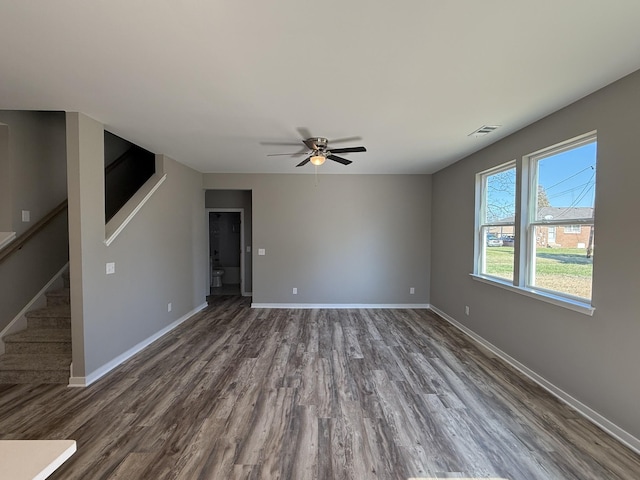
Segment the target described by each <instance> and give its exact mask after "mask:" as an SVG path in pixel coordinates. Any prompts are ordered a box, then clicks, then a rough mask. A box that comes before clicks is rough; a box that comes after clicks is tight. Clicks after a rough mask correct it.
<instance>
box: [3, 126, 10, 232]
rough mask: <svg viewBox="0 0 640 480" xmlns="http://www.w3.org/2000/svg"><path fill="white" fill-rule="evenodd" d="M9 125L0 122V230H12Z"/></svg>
mask: <svg viewBox="0 0 640 480" xmlns="http://www.w3.org/2000/svg"><path fill="white" fill-rule="evenodd" d="M12 212H13V210H12V199H11V160H10V158H9V126H8V125H6V124H4V123H0V232H13V230H12V228H13V213H12Z"/></svg>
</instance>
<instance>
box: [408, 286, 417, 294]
mask: <svg viewBox="0 0 640 480" xmlns="http://www.w3.org/2000/svg"><path fill="white" fill-rule="evenodd" d="M414 293H416V289H415V288H413V287H411V288H409V294H410V295H413V294H414Z"/></svg>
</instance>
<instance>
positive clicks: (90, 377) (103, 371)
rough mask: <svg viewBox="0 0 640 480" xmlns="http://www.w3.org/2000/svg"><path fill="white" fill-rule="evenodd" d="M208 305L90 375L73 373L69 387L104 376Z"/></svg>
mask: <svg viewBox="0 0 640 480" xmlns="http://www.w3.org/2000/svg"><path fill="white" fill-rule="evenodd" d="M206 307H207V304H206V303H203V304H202V305H200V306H198V307H196V308H194V309H193V310H191V311H190V312H189V313H187V314H186V315H183V316H182V317H180V318H179V319H177V320H176V321H175V322H173V323H171V324H170V325H167V326H166V327H165V328H163V329H162V330H160V331H158V332H156V333H154V334H153V335H151V336H150V337H148V338H146V339H144V340H143V341H141V342H140V343H138V344H137V345H134V346H133V347H131V348H130V349H129V350H127V351H126V352H124V353H122V354H120V355H118V356H117V357H116V358H114V359H113V360H111V361H110V362H107V363H105V364H104V365H102V366H101V367H99V368H97V369H96V370H94V371H93V372H91V373H90V374H89V375H87V376H85V377H75V376H73V374H72V376H71V377H69V387H88V386H89V385H91V384H92V383H93V382H95V381H96V380H98V379H100V378H102V377H103V376H105V375H106V374H107V373H109V372H110V371H111V370H113V369H114V368H116V367H117V366H119V365H120V364H121V363H123V362H125V361H126V360H128V359H129V358H131V357H133V356H134V355H135V354H136V353H138V352H140V351H141V350H144V349H145V348H146V347H148V346H149V345H151V344H152V343H153V342H155V341H156V340H158V339H159V338H160V337H162V336H163V335H166V334H167V333H169V332H170V331H171V330H173V329H174V328H176V327H177V326H178V325H180V324H181V323H183V322H184V321H186V320H188V319H190V318H191V317H193V316H194V315H195V314H196V313H198V312H200V311H202V310H204V309H205V308H206Z"/></svg>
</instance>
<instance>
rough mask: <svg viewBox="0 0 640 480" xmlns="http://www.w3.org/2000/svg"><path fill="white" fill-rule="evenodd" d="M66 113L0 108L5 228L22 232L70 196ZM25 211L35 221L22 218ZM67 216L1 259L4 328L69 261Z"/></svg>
mask: <svg viewBox="0 0 640 480" xmlns="http://www.w3.org/2000/svg"><path fill="white" fill-rule="evenodd" d="M64 118H65V117H64V113H61V112H19V111H0V122H2V123H3V124H4V126H3V127H2V128H0V189H1V193H0V202H1V203H0V210H1V212H0V221H1V224H0V226H1V228H0V230H2V231H15V232H17V234H18V236H19V235H20V234H22V233H24V232H25V231H26V230H27V229H28V228H29V227H31V226H32V225H33V224H34V223H35V222H37V221H38V220H40V219H41V218H42V217H43V216H45V215H46V214H47V213H49V212H50V211H51V210H52V209H53V208H54V207H56V206H58V205H59V204H60V203H61V202H62V201H64V199H65V198H67V182H66V163H67V159H66V145H65V119H64ZM22 210H29V211H30V212H31V221H30V222H28V223H26V222H22ZM66 220H67V216H66V214H61V215H60V216H58V217H57V218H56V219H55V220H54V221H53V222H52V223H51V224H49V226H48V227H46V228H45V229H44V230H41V232H40V233H39V234H38V235H37V236H36V237H33V238H32V239H31V240H29V242H28V243H27V244H25V245H24V247H23V248H22V249H21V250H19V251H16V252H15V253H13V254H12V255H11V257H8V259H7V260H5V261H4V262H3V263H2V264H0V285H1V288H0V330H2V329H3V328H4V327H6V326H7V325H8V324H9V322H11V320H13V318H14V317H15V316H16V315H17V314H18V313H19V312H20V311H21V310H22V309H23V308H24V307H25V305H26V304H27V303H28V302H29V301H30V300H31V299H32V298H33V297H34V296H35V295H36V294H37V293H38V292H39V291H40V290H41V289H42V288H43V287H44V286H45V285H46V284H47V282H48V281H49V280H51V278H52V277H53V276H54V275H55V274H56V273H57V272H58V271H59V270H60V269H61V268H62V267H63V266H64V265H65V264H66V263H67V260H68V248H67V242H68V240H67V238H68V234H67V221H66Z"/></svg>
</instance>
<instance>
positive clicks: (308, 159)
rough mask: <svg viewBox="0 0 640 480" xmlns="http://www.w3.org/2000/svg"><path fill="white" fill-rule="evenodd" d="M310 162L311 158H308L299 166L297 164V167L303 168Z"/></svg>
mask: <svg viewBox="0 0 640 480" xmlns="http://www.w3.org/2000/svg"><path fill="white" fill-rule="evenodd" d="M310 160H311V157H307V158H305V159H304V160H303V161H301V162H300V163H299V164H297V165H296V167H302V166H303V165H306V164H307V163H309V161H310Z"/></svg>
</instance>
